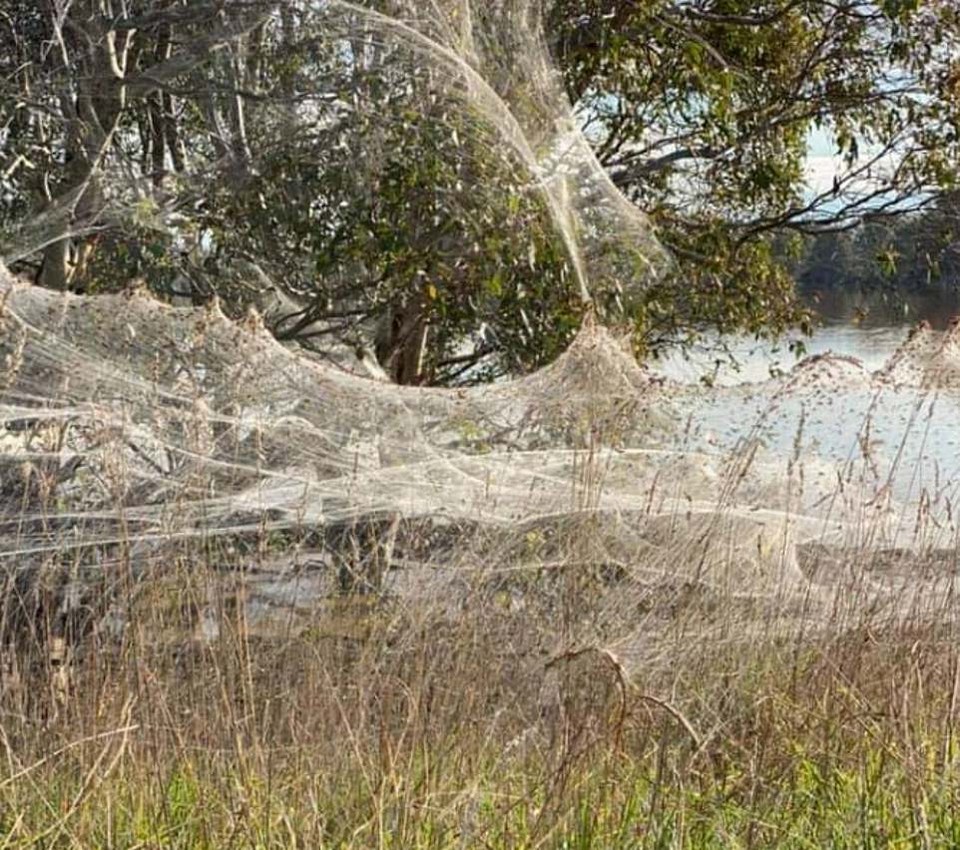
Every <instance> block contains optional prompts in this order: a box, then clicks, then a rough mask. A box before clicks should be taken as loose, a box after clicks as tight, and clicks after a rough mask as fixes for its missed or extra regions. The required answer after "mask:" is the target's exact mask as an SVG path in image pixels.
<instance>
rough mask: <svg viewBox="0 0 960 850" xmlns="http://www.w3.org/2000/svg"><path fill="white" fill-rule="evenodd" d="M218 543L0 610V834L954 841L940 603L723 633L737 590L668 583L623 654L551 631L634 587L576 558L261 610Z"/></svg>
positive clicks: (675, 842)
mask: <svg viewBox="0 0 960 850" xmlns="http://www.w3.org/2000/svg"><path fill="white" fill-rule="evenodd" d="M211 552H212V550H211V549H210V547H196V548H195V549H194V550H193V551H191V552H187V551H185V550H183V549H182V547H181V551H180V553H179V556H178V557H177V558H174V559H173V560H171V561H170V562H167V563H159V562H158V563H156V564H154V566H153V572H152V574H151V575H150V576H149V577H144V576H139V577H138V579H137V581H136V582H133V583H132V584H131V585H130V586H129V587H128V586H126V584H125V582H126V581H127V578H126V577H125V574H124V571H125V570H129V567H130V563H129V561H128V560H126V556H125V555H124V553H123V551H122V550H121V551H119V552H118V553H117V554H118V556H119V557H118V558H117V567H116V568H115V569H116V573H115V575H114V584H113V592H112V593H111V594H110V596H111V598H112V600H113V601H112V605H113V606H114V607H115V608H120V609H122V618H123V619H124V621H125V623H126V625H125V627H124V628H123V629H119V630H115V632H114V633H109V632H108V631H107V630H105V629H103V628H102V627H95V626H97V624H98V623H101V622H102V617H101V618H100V619H98V618H97V617H91V618H90V620H89V622H87V623H86V625H84V624H82V623H80V624H76V623H75V624H74V628H75V629H76V631H75V633H73V634H70V633H67V632H64V630H63V628H62V624H61V626H59V627H55V626H54V623H53V620H52V618H50V617H46V619H45V618H44V616H41V614H40V613H38V612H40V609H39V608H38V607H36V606H34V607H33V608H32V609H31V610H32V611H33V612H34V613H35V614H37V617H36V618H35V620H34V621H33V623H32V624H31V625H30V626H29V627H27V626H23V627H22V630H21V631H20V632H19V633H18V634H17V635H15V636H14V635H12V633H10V632H8V638H9V639H8V642H7V645H6V646H5V648H4V653H5V658H4V671H5V672H4V686H3V692H2V695H0V712H2V714H0V721H2V723H0V756H2V759H3V763H4V772H3V777H2V779H0V847H2V848H13V847H17V848H21V847H78V848H79V847H83V848H88V847H104V848H134V847H182V848H223V847H262V848H274V847H276V848H292V847H303V848H323V847H330V848H334V847H336V848H347V847H351V848H354V847H355V848H371V847H384V848H386V847H391V848H434V847H436V848H446V847H450V848H462V847H477V848H519V847H524V848H535V847H537V848H539V847H544V848H547V847H549V848H607V847H617V848H619V847H624V848H627V847H637V848H640V847H643V848H646V847H694V848H699V847H704V848H706V847H717V848H729V847H797V848H801V847H802V848H812V847H823V846H832V847H851V848H852V847H891V846H903V847H917V848H930V847H952V846H958V844H960V825H958V822H957V820H956V819H955V817H954V815H953V813H954V812H955V811H958V810H960V809H958V808H957V806H958V804H960V796H958V794H960V781H958V780H960V771H958V761H957V759H958V742H957V738H956V729H955V724H956V718H957V710H958V697H960V644H958V642H957V640H956V637H957V635H956V631H955V628H954V626H953V625H952V623H951V621H950V619H949V618H944V617H940V618H923V617H910V618H897V619H890V620H873V621H871V622H869V623H868V622H867V621H866V620H865V621H864V624H863V625H856V624H854V623H853V622H852V621H851V620H850V619H849V618H848V616H847V615H845V614H840V613H838V614H837V620H836V622H835V623H832V624H831V623H827V624H826V627H825V628H824V627H821V628H818V629H817V630H816V632H815V633H810V632H807V633H805V632H804V630H803V629H800V628H796V629H794V630H792V631H791V632H790V633H789V634H780V635H777V636H773V637H770V638H769V639H767V640H762V641H761V640H747V641H744V640H737V639H736V635H735V634H728V637H727V638H726V639H724V640H717V639H716V635H717V634H718V631H717V623H718V622H720V624H721V625H722V621H723V619H724V618H725V617H726V616H727V612H729V615H730V617H731V620H730V623H729V626H730V631H735V630H736V627H737V626H736V620H735V619H733V617H734V613H735V612H736V610H737V608H736V606H735V605H733V604H732V602H731V601H729V600H728V601H727V602H724V600H722V599H721V600H717V599H714V600H711V601H710V604H709V606H706V605H705V604H704V603H703V602H702V600H698V599H697V598H696V594H692V593H691V592H690V589H689V587H688V588H687V589H686V590H685V591H684V590H682V589H681V590H678V589H677V588H676V587H673V586H667V585H664V586H662V587H661V588H660V590H659V592H661V593H662V594H663V595H664V604H669V606H671V607H672V609H673V614H674V616H675V617H681V616H685V617H686V618H687V619H686V622H685V625H684V627H683V630H682V633H681V632H677V635H675V637H677V636H680V635H681V634H682V643H683V647H682V651H681V649H680V648H677V649H676V650H675V651H674V654H672V655H671V654H670V650H669V648H663V647H661V648H660V649H658V651H657V654H656V655H655V656H651V659H652V660H651V662H650V664H649V666H648V667H646V668H645V667H644V666H643V665H642V664H641V665H638V666H636V667H635V668H633V669H631V670H630V671H629V672H627V671H626V670H625V669H624V666H623V665H622V663H621V662H620V660H619V659H618V657H617V655H616V654H615V653H614V652H612V651H610V650H608V649H605V648H604V646H602V645H600V644H597V645H596V646H587V645H582V646H581V647H580V648H578V649H570V650H568V651H563V652H557V647H562V646H564V644H563V642H562V636H563V634H564V633H565V632H569V627H570V624H569V623H564V622H563V620H564V619H565V618H568V617H571V616H575V615H573V614H571V612H575V611H577V609H578V606H579V608H580V610H581V611H582V613H583V614H584V615H587V614H588V613H589V610H590V609H591V606H592V607H594V608H602V607H603V603H598V600H600V599H603V598H607V597H609V596H610V595H616V594H620V593H622V592H623V590H622V587H618V580H619V579H618V578H617V577H616V576H614V577H610V576H609V575H605V574H604V575H600V576H598V577H596V579H595V580H594V581H588V580H587V579H586V578H585V577H584V572H583V568H582V565H578V564H575V563H573V564H571V565H569V566H567V567H563V568H560V569H559V570H558V571H559V572H560V573H562V575H561V576H560V577H559V579H558V577H557V576H556V575H551V574H550V572H548V571H544V570H543V569H542V565H541V567H533V566H531V567H530V570H529V573H527V574H524V576H523V579H524V581H526V585H524V586H522V587H521V589H520V590H518V589H517V587H518V586H517V583H516V576H514V575H513V574H511V576H512V581H513V583H512V584H505V583H504V581H503V580H502V579H501V578H499V577H498V578H497V579H496V580H495V581H494V580H492V579H491V576H490V575H489V574H486V573H482V572H480V573H477V575H476V577H475V578H474V579H471V580H468V581H467V586H466V588H465V589H464V591H463V594H462V595H461V596H460V597H459V600H458V603H457V605H456V610H451V609H450V606H449V605H447V604H441V603H440V602H438V601H437V600H430V599H419V600H417V599H414V600H412V601H411V600H407V601H406V602H401V601H398V600H396V599H395V600H392V601H391V600H390V599H389V598H386V597H383V598H377V597H375V596H370V595H369V594H366V595H364V594H359V595H343V594H341V595H334V596H332V597H330V598H329V599H327V600H326V601H320V602H317V603H316V605H315V606H314V607H312V608H310V607H307V608H304V609H303V610H300V611H294V610H293V609H289V610H285V609H283V608H281V609H279V612H274V613H273V615H272V618H271V620H270V624H271V625H270V629H269V632H268V631H267V630H266V629H264V628H263V627H262V625H261V626H258V625H257V624H255V623H252V622H251V621H250V606H249V605H248V604H244V599H245V598H247V597H248V596H249V593H250V587H251V586H252V585H250V584H249V583H250V582H252V581H253V579H252V577H251V576H250V575H247V576H246V577H245V576H244V574H243V572H242V571H241V572H240V573H239V575H236V574H232V573H231V571H230V570H229V569H226V567H227V566H229V565H225V564H224V563H222V561H218V562H216V563H215V561H216V560H217V559H215V558H214V557H213V555H212V554H211ZM126 554H127V555H128V554H129V553H126ZM218 557H219V556H218ZM234 566H236V565H234ZM246 569H247V571H248V572H249V570H250V567H249V565H248V566H247V567H246ZM554 572H557V571H556V570H555V571H554ZM551 587H552V588H555V592H553V591H549V588H551ZM545 588H546V589H545ZM650 592H651V593H653V592H654V590H651V591H650ZM518 594H520V595H519V596H518ZM684 594H686V595H684ZM560 596H562V597H564V598H563V599H562V600H561V599H560V598H559V597H560ZM648 597H649V595H648ZM26 598H27V597H26V596H24V597H22V599H26ZM518 598H520V599H522V600H524V601H523V603H522V604H518V603H517V600H518ZM683 600H687V601H686V602H684V601H683ZM690 600H693V601H690ZM683 605H687V606H688V608H689V610H688V611H687V612H686V614H682V613H681V612H680V609H681V608H682V607H683ZM6 607H7V609H10V607H11V605H10V600H9V598H8V600H7V606H6ZM837 610H838V611H839V610H840V609H839V607H838V609H837ZM708 611H709V615H708ZM41 613H42V612H41ZM294 615H296V616H294ZM701 615H702V617H701ZM99 616H100V615H99V614H98V617H99ZM117 616H120V615H119V614H118V615H117ZM637 616H638V617H640V616H649V612H648V611H647V612H646V613H643V612H638V614H637ZM708 620H709V622H710V623H711V628H710V630H709V631H708V630H706V629H704V630H702V631H700V632H698V630H697V626H696V624H697V623H698V622H707V621H708ZM721 632H722V630H721ZM55 633H57V634H55ZM771 634H773V633H771ZM670 645H673V644H670ZM678 646H679V645H678Z"/></svg>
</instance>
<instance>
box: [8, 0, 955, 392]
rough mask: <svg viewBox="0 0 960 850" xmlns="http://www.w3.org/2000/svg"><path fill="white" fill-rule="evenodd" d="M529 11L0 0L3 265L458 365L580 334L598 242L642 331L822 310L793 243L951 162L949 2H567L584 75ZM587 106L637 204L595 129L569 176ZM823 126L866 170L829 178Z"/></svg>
mask: <svg viewBox="0 0 960 850" xmlns="http://www.w3.org/2000/svg"><path fill="white" fill-rule="evenodd" d="M535 6H536V4H535V3H533V2H532V0H491V3H490V4H488V5H484V6H482V7H481V6H480V5H479V4H478V5H476V6H475V7H474V5H473V4H472V3H470V2H468V0H438V2H437V3H434V4H431V5H430V6H429V9H427V7H423V6H422V5H416V4H412V0H391V2H389V3H388V2H382V0H366V2H364V3H360V4H347V3H338V2H329V3H322V4H316V3H313V2H306V0H303V2H300V0H287V2H279V0H230V1H229V2H224V0H210V2H187V0H165V2H162V3H156V2H147V0H130V2H125V3H117V2H114V0H74V2H72V3H64V2H61V0H43V2H41V3H28V2H26V0H0V10H2V12H0V127H2V128H3V129H2V130H0V134H2V135H0V180H2V181H3V182H2V184H0V222H2V224H3V226H4V231H5V234H8V235H6V239H3V238H0V243H4V242H5V244H0V253H3V254H5V255H7V259H8V261H13V262H14V263H17V264H18V267H19V269H20V270H21V271H30V272H31V273H33V274H34V276H35V278H36V279H37V280H38V281H39V282H40V283H42V284H44V285H47V286H51V287H55V288H70V289H73V290H77V291H79V290H85V291H93V290H97V289H109V288H116V287H118V286H122V285H125V283H126V281H127V280H129V279H130V278H131V277H133V276H135V275H136V276H140V277H143V278H145V279H146V280H147V282H148V284H149V285H150V286H151V287H152V288H153V289H154V290H155V291H157V292H158V293H160V294H161V295H163V296H173V295H184V294H186V295H189V296H190V297H192V298H194V299H195V300H197V301H200V300H204V299H206V298H208V297H210V296H212V295H215V294H216V295H218V296H220V297H221V299H222V300H223V303H224V304H225V305H226V307H227V309H229V310H232V311H234V312H235V313H237V314H240V313H241V312H242V311H243V310H244V309H245V308H246V307H247V306H248V305H249V304H251V303H258V302H259V301H262V294H263V293H262V290H263V289H264V288H270V289H273V290H276V291H277V292H278V295H279V296H282V298H281V299H280V302H281V303H283V304H284V305H287V306H286V307H285V308H284V309H283V310H281V311H279V312H277V313H276V314H275V315H273V316H271V323H272V326H273V329H274V331H275V332H276V334H277V335H278V336H279V337H281V338H283V339H285V340H289V341H297V342H299V344H302V345H307V346H315V345H317V344H318V342H319V343H323V342H324V341H325V340H326V339H327V338H329V337H338V338H343V339H346V340H347V341H349V342H351V343H353V344H356V345H365V344H374V345H375V347H376V348H377V350H378V354H379V357H380V359H381V362H382V363H383V364H384V365H385V366H386V367H387V368H388V369H389V371H390V372H391V373H392V375H393V377H394V378H395V379H396V380H399V381H402V382H407V383H433V382H451V381H460V380H468V379H469V380H477V379H481V378H487V377H491V376H493V375H496V374H499V373H502V372H505V371H515V370H523V369H528V368H532V367H534V366H536V365H539V364H540V363H542V362H544V361H545V360H547V359H549V358H551V357H552V356H554V355H555V353H556V352H557V351H559V350H560V349H561V348H562V347H563V346H564V345H565V344H566V342H567V341H569V339H570V338H571V335H572V333H573V332H574V329H575V328H576V327H577V325H578V322H579V318H580V316H581V314H582V312H583V311H584V309H585V304H584V301H583V298H582V295H583V291H584V287H583V286H582V285H581V280H580V278H582V269H581V265H582V263H583V262H584V261H583V258H582V257H580V256H578V255H577V250H576V249H577V248H578V246H580V247H582V246H583V245H587V247H588V248H589V250H588V251H587V252H586V256H587V262H588V263H589V264H592V270H593V271H594V278H595V279H594V280H593V281H591V294H592V295H593V298H594V305H593V307H594V309H597V310H598V311H600V312H601V313H602V315H604V317H606V318H608V319H612V320H614V321H626V322H629V323H630V324H631V325H632V327H633V328H634V330H635V338H636V341H637V344H638V347H639V348H641V349H645V350H647V351H655V350H656V349H657V348H658V347H659V346H661V345H666V344H673V343H674V342H675V341H676V340H677V338H678V335H679V334H682V333H684V332H688V331H690V330H694V331H696V330H700V329H703V328H705V327H715V328H719V329H720V330H724V331H734V330H747V331H750V332H754V333H763V332H776V331H777V330H780V329H782V328H784V327H785V326H787V325H788V324H791V323H796V322H801V323H802V322H803V320H804V318H805V316H804V313H803V311H802V309H800V308H799V307H798V305H797V301H796V299H795V297H794V286H793V284H794V281H793V278H792V277H791V274H790V270H789V268H788V266H787V264H786V263H785V262H784V261H783V260H782V257H781V253H780V252H779V251H778V250H777V247H776V244H775V243H776V240H777V239H778V238H781V234H782V233H783V232H784V231H793V232H796V233H799V234H810V233H816V232H822V231H830V230H842V229H846V228H849V227H851V226H853V225H855V224H858V223H859V222H861V221H863V220H867V219H869V220H880V219H884V218H886V217H889V216H893V215H895V214H902V213H903V212H904V211H905V210H909V209H916V208H918V207H922V206H924V205H932V204H934V203H936V202H937V200H938V198H940V197H941V196H942V194H943V192H944V190H946V189H948V188H949V187H950V186H951V185H952V181H954V180H955V176H956V175H955V170H956V163H957V162H958V161H960V151H958V145H960V142H958V138H960V133H958V110H960V97H958V96H957V91H958V87H960V71H958V70H957V60H956V57H955V56H954V55H953V52H952V50H951V45H952V44H955V43H956V39H957V33H958V31H960V15H958V13H957V12H956V10H954V9H953V6H952V4H950V3H947V2H945V0H924V2H920V0H911V2H893V0H887V2H872V1H869V2H868V0H829V1H828V0H774V2H765V3H763V4H760V3H757V2H753V0H694V2H688V0H650V2H643V3H639V2H637V3H621V2H613V0H588V2H582V0H576V2H574V0H552V2H550V3H549V4H547V15H546V18H545V30H544V33H543V35H544V36H545V38H544V40H545V41H546V42H547V43H549V45H550V46H551V48H552V50H553V55H554V58H555V59H556V61H557V63H558V64H559V66H560V68H561V71H562V75H563V76H562V83H563V87H564V88H565V92H564V91H563V90H562V89H561V88H558V87H556V86H555V85H554V81H553V76H552V75H551V73H550V66H549V64H548V63H547V62H546V60H545V58H544V56H542V55H540V54H539V53H538V52H537V48H538V45H539V44H540V40H539V39H538V31H537V28H536V27H535V26H534V25H533V24H532V23H531V21H532V18H531V15H530V14H529V12H530V11H531V10H532V9H534V8H535ZM418 10H419V11H418ZM465 10H468V11H471V12H475V14H473V15H472V16H468V17H470V23H471V27H472V30H471V32H472V34H473V41H472V42H471V43H470V45H469V49H467V47H464V46H463V44H462V43H461V41H462V38H461V34H462V33H465V32H466V30H464V29H463V28H462V27H463V22H464V20H465V17H464V14H462V13H463V12H464V11H465ZM401 12H402V14H401ZM462 37H463V38H466V36H462ZM457 51H459V53H458V52H457ZM564 97H566V98H567V99H568V101H569V102H570V103H573V104H574V105H575V106H576V109H577V110H578V114H579V116H580V118H581V121H582V123H583V125H584V128H585V131H586V135H587V137H588V138H589V139H590V140H591V141H592V143H593V144H594V146H595V150H596V155H597V157H598V158H599V160H600V161H601V162H602V164H603V165H604V166H605V167H606V169H607V170H608V172H609V174H610V175H611V176H612V178H613V180H614V181H615V182H616V183H617V185H618V186H619V187H620V188H621V189H622V190H623V192H624V193H626V196H627V197H628V198H629V199H630V200H631V201H632V202H633V203H634V204H635V207H631V206H630V204H629V203H628V202H627V201H626V200H625V199H624V198H616V197H615V196H614V195H612V194H611V193H610V192H608V191H607V189H608V188H609V181H607V182H606V183H604V181H605V180H606V178H603V179H599V178H598V177H597V175H596V173H594V172H590V171H589V168H588V169H587V171H584V172H582V173H580V172H577V171H576V168H578V167H580V165H582V164H584V163H586V166H590V165H591V163H592V162H593V159H592V156H591V155H590V154H589V151H587V152H586V153H585V154H584V153H583V151H585V150H586V148H583V150H581V149H580V148H579V147H577V146H578V145H580V144H581V142H582V140H580V141H575V143H574V144H573V147H574V148H575V149H576V150H577V151H580V154H581V155H580V157H579V159H578V160H577V161H576V162H575V163H574V170H573V171H572V172H571V173H570V174H566V173H565V172H564V169H565V168H566V167H567V165H568V163H567V162H565V161H564V159H563V158H564V156H565V155H566V154H565V146H566V145H567V144H568V142H570V141H571V140H574V139H575V136H576V134H575V133H574V131H573V125H572V124H570V123H569V122H568V121H567V116H566V115H565V114H564ZM817 127H820V128H821V129H822V130H823V131H824V132H829V133H831V134H832V136H833V138H834V140H835V142H836V145H837V148H838V150H839V152H840V154H841V155H842V157H843V158H844V159H845V161H846V163H847V169H846V171H844V172H843V173H842V174H841V175H840V176H839V177H838V180H837V183H836V184H835V186H834V187H832V188H831V190H830V191H829V192H825V193H822V194H820V195H816V196H811V195H810V193H809V192H806V191H805V190H804V188H803V160H804V155H805V150H806V140H807V136H808V133H809V132H810V131H811V129H813V128H817ZM541 131H542V132H541ZM553 160H556V162H555V163H554V165H555V166H556V167H555V168H553V171H552V172H550V169H549V168H548V167H547V166H549V165H550V163H551V162H553ZM881 167H882V168H883V169H885V173H884V174H883V175H881V176H880V177H878V173H879V170H880V169H881ZM584 174H586V175H587V178H588V180H587V182H584V181H583V180H581V179H580V178H582V177H583V176H584ZM601 176H602V175H601ZM578 180H580V182H579V183H578V182H577V181H578ZM589 181H593V182H592V183H589ZM588 183H589V185H588ZM558 187H559V188H558ZM564 192H565V193H566V194H565V196H564ZM564 197H566V198H567V200H568V201H569V204H567V206H565V205H564V204H565V202H564V201H563V198H564ZM611 198H613V202H612V203H611ZM558 199H559V200H558ZM568 207H569V208H570V209H572V208H574V207H576V211H577V213H578V216H579V217H575V216H574V217H570V216H568V212H569V209H568ZM636 207H639V208H641V209H645V210H648V211H649V212H650V214H651V216H652V217H653V220H654V222H655V223H656V225H657V226H658V228H659V232H660V234H661V237H662V239H663V241H664V242H665V243H666V244H667V245H668V247H669V248H670V249H672V251H673V253H674V255H675V256H676V257H677V258H678V262H677V264H676V265H675V267H674V273H673V274H672V275H671V276H666V277H662V278H660V279H658V280H654V281H653V282H652V283H651V281H650V278H649V274H648V272H647V270H646V269H645V268H644V262H645V259H646V258H645V256H644V251H645V250H648V249H649V247H650V246H649V244H648V243H641V242H640V236H641V235H642V234H641V231H642V227H640V228H638V227H634V228H633V229H632V230H631V229H630V227H626V226H624V227H623V228H620V219H621V218H622V219H624V220H625V219H629V218H630V213H631V210H633V211H634V213H635V208H636ZM637 215H638V214H637ZM612 231H616V233H615V234H613V236H611V232H612ZM621 231H622V232H621ZM614 237H615V238H614ZM631 240H634V241H635V242H636V243H637V244H633V243H632V242H631ZM251 268H255V270H256V274H253V276H251V272H250V269H251ZM244 269H246V271H244ZM632 278H637V279H638V280H641V281H642V283H643V285H642V286H638V287H636V288H635V289H634V290H630V291H628V290H629V283H630V281H631V279H632Z"/></svg>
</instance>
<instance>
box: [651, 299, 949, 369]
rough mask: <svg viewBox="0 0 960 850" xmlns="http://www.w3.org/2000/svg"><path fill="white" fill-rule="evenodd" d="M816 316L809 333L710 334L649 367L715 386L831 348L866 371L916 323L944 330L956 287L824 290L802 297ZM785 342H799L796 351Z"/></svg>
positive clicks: (879, 363) (788, 365) (881, 361)
mask: <svg viewBox="0 0 960 850" xmlns="http://www.w3.org/2000/svg"><path fill="white" fill-rule="evenodd" d="M808 305H809V306H810V307H811V309H813V310H814V311H815V312H816V314H817V317H818V326H817V328H816V330H815V332H814V334H813V336H812V337H808V336H804V335H803V334H800V333H790V334H787V335H786V336H785V337H783V338H782V339H780V340H777V341H770V340H757V339H754V338H752V337H745V336H733V337H724V338H722V339H719V338H711V339H708V340H707V341H706V342H705V343H704V344H702V345H698V346H697V347H696V348H695V349H693V350H692V351H688V352H685V353H681V352H673V353H671V354H669V355H667V356H666V357H664V358H662V359H661V360H659V361H658V362H656V363H654V364H652V365H653V369H654V371H656V372H657V373H659V374H663V375H664V376H666V377H668V378H671V379H673V380H677V381H680V382H683V383H693V382H697V381H700V380H703V379H705V380H710V381H712V382H714V383H715V384H717V385H722V386H730V385H733V384H741V383H749V382H755V381H765V380H767V379H768V378H770V377H772V376H776V375H778V374H782V373H784V372H789V371H790V369H792V368H793V367H794V366H795V365H796V364H797V363H798V362H799V360H800V359H802V357H805V356H810V355H814V354H824V353H826V352H832V353H834V354H839V355H843V356H847V357H855V358H857V359H858V360H860V361H861V362H862V363H863V365H864V367H865V368H866V369H868V370H870V371H873V370H876V369H879V368H880V367H882V366H883V365H884V364H885V363H886V362H887V360H888V359H889V358H890V356H891V355H892V354H893V353H894V352H895V351H896V350H897V348H899V347H900V345H902V344H903V342H904V341H905V340H906V338H907V335H908V334H909V333H910V330H911V329H912V328H914V327H916V325H917V324H918V323H919V322H921V321H924V322H927V323H929V324H930V326H931V327H933V328H936V329H940V330H942V329H945V328H946V327H947V325H948V324H949V322H950V320H951V318H953V317H954V316H958V315H960V292H956V291H949V292H931V293H922V294H915V295H908V296H886V297H885V296H883V295H870V296H865V295H861V294H857V293H827V294H823V295H820V296H819V297H817V298H811V299H809V300H808ZM791 343H801V344H802V345H803V347H804V353H803V354H802V355H798V354H797V353H796V351H795V350H792V349H791Z"/></svg>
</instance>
